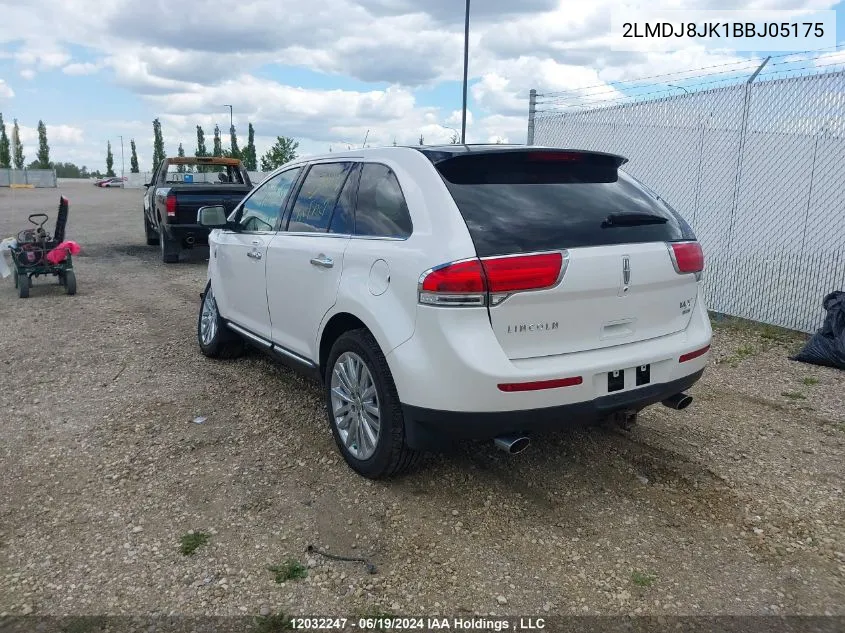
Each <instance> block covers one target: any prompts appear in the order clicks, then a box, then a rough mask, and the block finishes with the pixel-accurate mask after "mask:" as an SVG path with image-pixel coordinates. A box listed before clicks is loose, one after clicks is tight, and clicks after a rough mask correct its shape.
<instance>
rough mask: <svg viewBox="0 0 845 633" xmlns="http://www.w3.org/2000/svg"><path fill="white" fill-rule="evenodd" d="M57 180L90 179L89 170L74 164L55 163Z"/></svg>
mask: <svg viewBox="0 0 845 633" xmlns="http://www.w3.org/2000/svg"><path fill="white" fill-rule="evenodd" d="M53 169H55V170H56V177H57V178H88V176H89V175H90V174H89V173H88V168H87V167H85V166H84V165H83V166H82V167H77V166H76V165H74V164H73V163H54V164H53Z"/></svg>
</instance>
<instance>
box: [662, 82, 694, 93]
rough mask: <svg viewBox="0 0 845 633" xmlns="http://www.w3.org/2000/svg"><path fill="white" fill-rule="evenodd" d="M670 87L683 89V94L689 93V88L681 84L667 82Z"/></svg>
mask: <svg viewBox="0 0 845 633" xmlns="http://www.w3.org/2000/svg"><path fill="white" fill-rule="evenodd" d="M667 85H668V86H669V87H670V88H679V89H681V90H683V91H684V93H685V94H689V90H687V89H686V88H684V87H683V86H676V85H675V84H667Z"/></svg>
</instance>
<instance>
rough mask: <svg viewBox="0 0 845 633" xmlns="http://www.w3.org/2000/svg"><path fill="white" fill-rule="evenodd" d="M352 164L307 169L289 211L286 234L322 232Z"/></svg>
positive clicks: (326, 226)
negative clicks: (289, 232)
mask: <svg viewBox="0 0 845 633" xmlns="http://www.w3.org/2000/svg"><path fill="white" fill-rule="evenodd" d="M351 168H352V163H323V164H318V165H314V166H312V167H311V169H310V170H308V174H307V175H306V176H305V180H304V181H303V182H302V187H301V188H300V190H299V194H298V195H297V197H296V203H295V204H294V205H293V210H292V211H291V216H290V222H289V223H288V231H292V232H307V233H315V232H320V233H324V232H326V231H327V230H328V228H329V222H330V221H331V217H332V211H334V208H335V204H337V201H338V196H339V195H340V190H341V188H342V187H343V185H344V183H345V182H346V178H347V176H348V175H349V172H350V171H351Z"/></svg>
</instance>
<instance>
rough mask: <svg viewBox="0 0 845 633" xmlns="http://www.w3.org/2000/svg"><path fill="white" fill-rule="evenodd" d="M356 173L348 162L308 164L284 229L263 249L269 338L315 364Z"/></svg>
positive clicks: (337, 280) (339, 270)
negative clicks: (269, 327) (269, 322)
mask: <svg viewBox="0 0 845 633" xmlns="http://www.w3.org/2000/svg"><path fill="white" fill-rule="evenodd" d="M357 175H358V172H357V169H355V164H354V163H351V162H348V161H345V162H322V163H317V164H314V165H312V166H311V167H310V168H309V170H308V172H307V173H306V174H305V177H304V178H303V180H302V185H301V186H300V188H299V191H298V193H297V195H296V198H295V200H294V202H293V204H292V205H291V211H290V213H289V218H288V220H287V222H286V224H287V226H286V229H285V230H280V231H279V232H278V233H277V234H276V236H275V237H274V238H273V241H272V242H271V243H270V247H269V249H268V251H267V301H268V303H269V307H270V318H271V322H272V324H273V341H274V342H275V343H276V344H277V345H279V346H281V347H282V348H284V349H285V350H286V351H288V352H291V353H293V354H295V355H296V356H300V357H303V358H305V359H308V360H311V361H313V362H315V363H316V362H317V361H318V360H319V354H318V350H316V338H317V330H318V328H319V327H320V322H321V321H322V319H323V317H324V316H325V314H326V313H327V312H328V311H329V309H330V308H331V307H332V306H333V305H334V304H335V301H336V300H337V291H338V286H339V285H340V277H341V274H342V271H343V256H344V252H345V251H346V247H347V245H348V243H349V236H350V233H351V226H352V225H351V222H352V208H353V205H354V194H355V189H356V187H357ZM330 228H331V230H330Z"/></svg>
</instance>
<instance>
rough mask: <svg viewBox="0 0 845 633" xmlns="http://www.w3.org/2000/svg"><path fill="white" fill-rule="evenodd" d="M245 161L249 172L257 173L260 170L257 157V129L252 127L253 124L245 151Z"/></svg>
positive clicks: (250, 125) (250, 126)
mask: <svg viewBox="0 0 845 633" xmlns="http://www.w3.org/2000/svg"><path fill="white" fill-rule="evenodd" d="M243 161H244V167H246V168H247V171H256V170H257V169H258V157H257V156H256V155H255V128H253V127H252V123H250V124H249V132H248V133H247V141H246V147H245V148H244V151H243Z"/></svg>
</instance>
